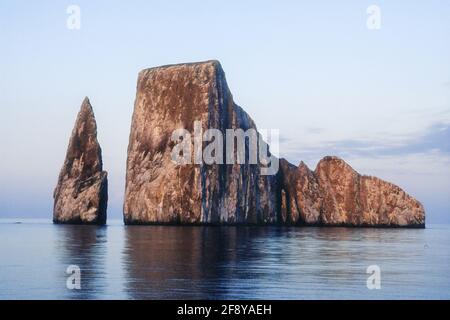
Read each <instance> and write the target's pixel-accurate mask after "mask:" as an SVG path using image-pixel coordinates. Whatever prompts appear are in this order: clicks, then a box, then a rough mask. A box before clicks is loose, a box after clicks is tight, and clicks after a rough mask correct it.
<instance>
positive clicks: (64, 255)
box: [55, 225, 107, 299]
mask: <svg viewBox="0 0 450 320" xmlns="http://www.w3.org/2000/svg"><path fill="white" fill-rule="evenodd" d="M55 228H56V233H57V239H58V242H57V243H56V251H57V256H58V259H59V261H60V264H61V271H60V273H58V277H59V278H60V281H58V284H60V288H59V289H60V290H61V293H60V294H61V295H62V298H63V299H98V298H100V297H101V296H102V295H103V293H104V288H105V286H106V284H107V283H106V274H105V257H106V253H107V250H106V244H107V236H106V228H105V227H97V226H78V225H57V226H55ZM69 265H77V266H79V267H80V269H81V290H69V289H67V287H66V279H67V278H68V277H69V275H68V274H66V268H67V267H68V266H69Z"/></svg>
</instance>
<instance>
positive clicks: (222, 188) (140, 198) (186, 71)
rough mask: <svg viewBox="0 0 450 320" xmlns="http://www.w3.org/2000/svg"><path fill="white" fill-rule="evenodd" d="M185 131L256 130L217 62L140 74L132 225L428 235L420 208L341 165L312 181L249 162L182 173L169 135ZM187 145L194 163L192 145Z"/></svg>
mask: <svg viewBox="0 0 450 320" xmlns="http://www.w3.org/2000/svg"><path fill="white" fill-rule="evenodd" d="M195 121H200V126H199V127H198V128H196V127H195V125H194V123H195ZM180 128H184V129H186V130H187V131H188V132H190V133H195V132H196V131H198V130H200V131H201V132H203V131H205V130H206V129H210V128H215V129H218V130H220V131H221V132H222V133H225V131H226V129H243V130H244V131H245V130H247V129H251V128H253V129H256V126H255V124H254V122H253V121H252V119H251V118H250V117H249V116H248V115H247V114H246V113H245V112H244V111H243V110H242V109H241V108H240V107H239V106H237V105H236V104H235V103H234V102H233V98H232V95H231V93H230V91H229V89H228V86H227V83H226V80H225V74H224V72H223V70H222V68H221V66H220V64H219V63H218V62H217V61H207V62H202V63H192V64H180V65H170V66H163V67H157V68H152V69H146V70H143V71H141V72H140V74H139V77H138V84H137V95H136V101H135V107H134V114H133V119H132V126H131V133H130V143H129V147H128V159H127V178H126V191H125V204H124V222H125V223H126V224H151V223H177V224H178V223H181V224H183V223H186V224H200V223H222V224H234V223H238V224H244V223H249V224H272V223H280V224H289V225H349V226H424V221H425V214H424V210H423V207H422V206H421V204H420V203H419V202H417V201H416V200H415V199H413V198H412V197H410V196H408V195H407V194H406V193H405V192H404V191H402V190H401V189H400V188H398V187H396V186H394V185H392V184H390V183H387V182H384V181H382V180H379V179H377V178H372V177H366V176H360V175H359V174H358V173H357V172H356V171H354V170H353V169H352V168H351V167H350V166H348V165H347V164H346V163H345V162H344V161H342V160H340V159H338V158H333V157H326V158H324V159H323V160H322V161H321V162H320V163H319V164H318V166H317V169H316V170H315V171H314V172H313V171H311V170H310V169H309V168H308V167H307V166H306V165H305V164H304V163H301V164H300V165H299V166H298V167H296V166H294V165H292V164H290V163H289V162H287V161H286V160H284V159H281V161H280V170H279V171H278V173H277V174H275V175H262V174H261V169H262V168H263V167H264V166H263V165H261V164H248V162H246V164H205V162H202V161H200V162H198V163H196V162H194V163H188V164H180V163H175V162H174V161H172V160H173V155H172V154H171V153H172V151H173V148H174V146H175V142H174V141H173V137H172V133H173V132H174V131H175V130H177V129H180ZM183 139H185V137H184V138H183ZM225 140H226V138H224V142H223V145H225V144H226V141H225ZM263 143H264V142H263ZM188 144H189V145H190V147H191V148H189V150H190V152H191V153H192V158H195V157H196V156H195V139H194V141H192V140H191V141H188ZM201 146H202V150H203V148H204V147H205V142H204V141H203V144H201ZM248 150H249V146H248V144H247V145H246V152H248ZM223 156H224V157H225V155H223Z"/></svg>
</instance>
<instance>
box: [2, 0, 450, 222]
mask: <svg viewBox="0 0 450 320" xmlns="http://www.w3.org/2000/svg"><path fill="white" fill-rule="evenodd" d="M373 4H375V5H377V6H378V7H379V8H380V13H381V15H380V17H381V20H380V27H381V28H380V29H377V30H371V29H369V28H368V27H367V23H366V22H367V19H368V17H369V15H368V14H367V12H366V10H367V8H368V7H369V6H370V5H373ZM69 5H77V6H78V7H79V8H80V9H81V15H80V18H81V20H80V27H81V28H80V29H79V30H76V29H75V30H70V29H69V28H67V18H68V17H69V16H70V14H68V13H67V12H66V10H67V8H68V6H69ZM449 39H450V2H448V1H437V0H434V1H433V0H431V1H416V2H414V3H413V2H412V1H376V2H375V1H360V0H354V1H342V2H339V3H338V1H308V2H306V1H304V2H302V1H277V2H275V1H261V0H259V1H245V2H244V1H225V2H223V1H220V2H219V1H214V2H213V1H189V2H187V1H184V2H181V1H178V2H175V1H171V2H170V3H169V1H129V2H124V1H70V2H69V1H58V2H56V1H50V0H48V1H45V0H43V1H34V2H31V1H24V0H18V1H2V2H1V3H0V41H1V51H0V52H1V53H0V121H1V124H0V150H1V154H0V217H33V218H50V217H51V215H52V207H53V189H54V187H55V185H56V181H57V177H58V174H59V170H60V169H61V166H62V164H63V160H64V156H65V152H66V148H67V144H68V140H69V136H70V133H71V130H72V128H73V125H74V121H75V118H76V114H77V112H78V110H79V108H80V105H81V102H82V101H83V98H84V97H85V96H89V98H90V101H91V103H92V106H93V108H94V112H95V114H96V118H97V123H98V135H99V141H100V143H101V145H102V149H103V157H104V158H103V161H104V167H105V170H107V171H108V172H109V183H110V185H109V199H110V201H109V205H108V206H109V210H108V214H109V217H110V218H121V217H122V204H123V195H124V183H125V166H126V151H127V146H128V136H129V130H130V123H131V115H132V112H133V103H134V99H135V90H136V81H137V74H138V72H139V71H140V70H141V69H144V68H148V67H152V66H158V65H163V64H170V63H180V62H190V61H202V60H208V59H217V60H219V61H220V62H221V63H222V66H223V68H224V70H225V72H226V75H227V80H228V85H229V87H230V89H231V91H232V93H233V97H234V100H235V101H236V103H237V104H239V105H240V106H242V107H243V108H244V109H245V110H246V112H248V113H249V115H250V116H251V117H252V118H253V119H254V120H255V122H256V124H257V126H258V128H266V129H271V128H278V129H280V135H281V138H282V139H281V141H280V153H281V156H283V157H285V158H287V159H288V160H289V161H290V162H292V163H294V164H298V163H299V162H300V160H304V161H305V162H306V163H307V164H308V165H309V166H310V167H311V168H312V169H314V168H315V166H316V163H317V162H318V161H319V160H320V159H321V158H322V157H323V156H325V155H337V156H340V157H342V158H344V159H345V160H346V161H347V162H348V163H349V164H350V165H352V166H353V167H354V168H355V169H356V170H358V171H359V172H361V173H364V174H369V175H375V176H378V177H380V178H382V179H385V180H388V181H391V182H393V183H395V184H397V185H399V186H400V187H402V188H404V189H405V190H406V191H407V192H409V193H410V194H411V195H413V196H415V197H416V198H417V199H418V200H420V201H421V202H422V203H423V204H424V206H425V209H426V212H427V223H439V222H450V142H449V141H450V41H449Z"/></svg>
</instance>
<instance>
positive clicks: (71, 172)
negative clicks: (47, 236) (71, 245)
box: [53, 97, 108, 225]
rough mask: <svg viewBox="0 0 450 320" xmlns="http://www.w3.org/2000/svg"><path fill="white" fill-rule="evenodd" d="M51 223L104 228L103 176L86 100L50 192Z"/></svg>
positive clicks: (105, 196)
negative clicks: (55, 183) (92, 225)
mask: <svg viewBox="0 0 450 320" xmlns="http://www.w3.org/2000/svg"><path fill="white" fill-rule="evenodd" d="M53 197H54V199H55V203H54V209H53V222H54V223H70V224H100V225H101V224H105V223H106V208H107V202H108V179H107V172H106V171H103V163H102V149H101V148H100V144H99V143H98V140H97V123H96V121H95V117H94V112H93V110H92V106H91V104H90V102H89V99H88V98H87V97H86V98H85V99H84V101H83V103H82V104H81V109H80V112H79V113H78V116H77V120H76V122H75V127H74V128H73V131H72V136H71V137H70V141H69V147H68V149H67V154H66V159H65V161H64V165H63V167H62V169H61V172H60V174H59V179H58V184H57V186H56V189H55V192H54V196H53Z"/></svg>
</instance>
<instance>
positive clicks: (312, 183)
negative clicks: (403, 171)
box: [280, 157, 425, 227]
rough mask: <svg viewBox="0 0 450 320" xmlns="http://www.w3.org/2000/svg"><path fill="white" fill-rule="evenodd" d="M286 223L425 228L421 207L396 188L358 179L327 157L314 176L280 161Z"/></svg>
mask: <svg viewBox="0 0 450 320" xmlns="http://www.w3.org/2000/svg"><path fill="white" fill-rule="evenodd" d="M280 168H281V174H282V177H283V178H282V179H281V181H282V187H281V188H282V190H283V191H284V192H285V193H286V194H287V199H288V201H287V202H286V205H285V208H283V210H284V211H286V214H287V221H289V222H292V223H299V224H311V225H331V226H338V225H342V226H397V227H406V226H410V227H424V226H425V211H424V209H423V206H422V205H421V204H420V203H419V202H418V201H417V200H415V199H414V198H412V197H411V196H409V195H408V194H406V193H405V192H404V191H403V190H402V189H400V188H399V187H397V186H395V185H393V184H391V183H389V182H386V181H383V180H380V179H378V178H375V177H369V176H362V175H360V174H358V173H357V172H356V171H355V170H353V169H352V168H351V167H350V166H349V165H348V164H347V163H345V162H344V161H343V160H341V159H339V158H337V157H325V158H323V159H322V160H321V161H320V162H319V164H318V165H317V168H316V170H315V171H314V172H313V171H311V170H309V169H308V167H307V166H306V165H305V164H304V163H301V164H300V165H299V166H298V167H295V166H293V165H291V164H289V163H288V162H287V161H286V160H284V159H282V160H281V164H280Z"/></svg>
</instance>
